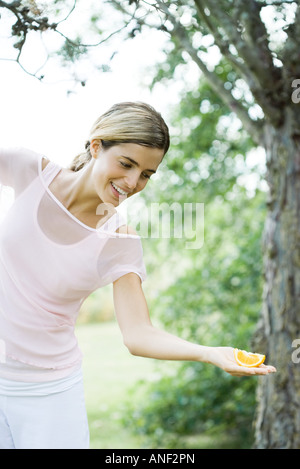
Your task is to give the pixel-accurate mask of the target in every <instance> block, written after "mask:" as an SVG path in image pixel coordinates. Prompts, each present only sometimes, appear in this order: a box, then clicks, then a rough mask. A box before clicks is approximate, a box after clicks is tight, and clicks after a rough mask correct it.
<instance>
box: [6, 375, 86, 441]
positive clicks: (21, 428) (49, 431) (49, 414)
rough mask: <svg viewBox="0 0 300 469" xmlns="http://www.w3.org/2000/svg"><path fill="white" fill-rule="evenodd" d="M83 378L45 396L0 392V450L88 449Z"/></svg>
mask: <svg viewBox="0 0 300 469" xmlns="http://www.w3.org/2000/svg"><path fill="white" fill-rule="evenodd" d="M88 448H89V429H88V421H87V415H86V409H85V401H84V392H83V383H82V381H80V382H78V383H76V384H75V385H73V386H72V387H71V388H70V389H67V390H66V391H62V392H57V393H53V394H49V395H46V396H22V397H20V396H4V395H0V449H88Z"/></svg>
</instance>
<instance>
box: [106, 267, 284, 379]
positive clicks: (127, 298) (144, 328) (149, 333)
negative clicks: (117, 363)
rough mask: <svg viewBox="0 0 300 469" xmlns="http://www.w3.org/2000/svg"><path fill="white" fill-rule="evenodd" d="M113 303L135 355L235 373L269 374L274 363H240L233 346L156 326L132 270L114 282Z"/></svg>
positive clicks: (128, 346) (139, 283)
mask: <svg viewBox="0 0 300 469" xmlns="http://www.w3.org/2000/svg"><path fill="white" fill-rule="evenodd" d="M113 295H114V306H115V312H116V317H117V321H118V324H119V326H120V329H121V332H122V336H123V341H124V344H125V345H126V347H127V348H128V350H129V351H130V353H131V354H132V355H138V356H141V357H148V358H156V359H160V360H186V361H187V360H188V361H200V362H205V363H210V364H213V365H215V366H218V367H219V368H222V369H223V370H224V371H226V372H228V373H230V374H232V375H236V376H245V375H254V374H267V373H269V372H272V371H276V370H275V368H274V367H271V366H265V365H261V366H259V367H257V368H245V367H241V366H239V365H238V364H237V363H236V362H235V359H234V353H233V350H234V349H233V348H232V347H208V346H203V345H199V344H194V343H192V342H189V341H186V340H183V339H181V338H179V337H177V336H175V335H173V334H170V333H168V332H165V331H163V330H161V329H157V328H156V327H154V326H153V325H152V323H151V320H150V316H149V311H148V306H147V302H146V299H145V295H144V292H143V289H142V285H141V281H140V278H139V276H138V275H137V274H135V273H129V274H126V275H124V276H122V277H120V278H119V279H118V280H116V281H115V282H114V284H113Z"/></svg>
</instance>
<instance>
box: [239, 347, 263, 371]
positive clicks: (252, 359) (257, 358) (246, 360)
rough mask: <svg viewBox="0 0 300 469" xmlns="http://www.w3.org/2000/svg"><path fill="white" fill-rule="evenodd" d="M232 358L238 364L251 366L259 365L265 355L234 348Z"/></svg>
mask: <svg viewBox="0 0 300 469" xmlns="http://www.w3.org/2000/svg"><path fill="white" fill-rule="evenodd" d="M234 358H235V360H236V362H237V363H238V364H239V365H240V366H246V367H248V368H252V367H255V366H259V365H261V364H262V363H263V362H264V361H265V358H266V356H265V355H261V354H260V353H251V352H246V351H245V350H239V349H237V348H236V349H234Z"/></svg>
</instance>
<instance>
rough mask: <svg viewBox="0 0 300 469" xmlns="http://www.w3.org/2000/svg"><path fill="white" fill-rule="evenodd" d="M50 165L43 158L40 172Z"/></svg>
mask: <svg viewBox="0 0 300 469" xmlns="http://www.w3.org/2000/svg"><path fill="white" fill-rule="evenodd" d="M48 163H50V160H48V159H47V158H45V157H43V159H42V171H44V169H45V168H46V166H47V164H48Z"/></svg>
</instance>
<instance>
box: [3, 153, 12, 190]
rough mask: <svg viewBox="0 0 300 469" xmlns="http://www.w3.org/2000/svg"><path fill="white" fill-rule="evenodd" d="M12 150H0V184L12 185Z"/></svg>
mask: <svg viewBox="0 0 300 469" xmlns="http://www.w3.org/2000/svg"><path fill="white" fill-rule="evenodd" d="M12 157H13V155H12V150H11V149H7V148H0V184H3V185H4V186H12V185H13V174H12V173H13V171H12Z"/></svg>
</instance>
